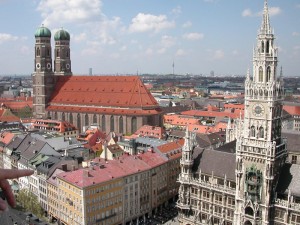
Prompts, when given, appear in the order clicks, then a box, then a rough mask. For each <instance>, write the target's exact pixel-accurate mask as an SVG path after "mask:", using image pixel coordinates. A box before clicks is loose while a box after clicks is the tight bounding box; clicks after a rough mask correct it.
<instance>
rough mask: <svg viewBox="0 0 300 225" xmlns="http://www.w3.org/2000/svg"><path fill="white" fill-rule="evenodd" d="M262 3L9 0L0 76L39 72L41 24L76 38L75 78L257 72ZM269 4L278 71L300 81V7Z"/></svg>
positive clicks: (2, 8) (0, 37)
mask: <svg viewBox="0 0 300 225" xmlns="http://www.w3.org/2000/svg"><path fill="white" fill-rule="evenodd" d="M263 2H264V1H263V0H255V1H249V0H243V1H238V2H237V1H234V0H229V1H224V0H201V1H200V0H199V1H190V0H189V1H185V2H184V3H183V2H181V1H179V0H176V1H164V2H163V3H161V2H159V1H157V0H154V1H149V2H148V1H147V2H140V1H137V0H127V1H124V0H122V1H121V0H114V1H108V0H102V1H100V0H80V1H76V2H72V1H68V0H64V1H56V0H51V1H49V0H42V1H18V0H12V1H8V0H2V1H0V15H1V16H0V18H1V20H0V21H1V22H0V24H1V25H0V26H1V30H0V51H1V55H0V65H1V71H0V75H5V74H31V73H32V72H33V70H34V63H33V60H32V59H33V58H34V33H35V30H36V29H37V28H38V27H39V26H41V24H44V25H45V26H46V27H48V28H49V29H50V30H51V32H52V37H53V36H54V33H55V32H56V31H57V30H59V29H60V28H61V27H62V28H64V29H65V30H67V31H68V32H69V33H70V34H71V49H72V51H71V60H72V72H73V74H74V75H79V74H83V75H88V74H89V68H93V74H107V75H114V74H137V73H138V74H147V73H149V74H168V73H169V74H171V73H173V71H174V73H175V74H187V73H188V74H195V75H199V74H203V75H209V74H210V72H211V71H214V74H215V75H245V74H246V72H247V69H248V68H249V69H250V70H252V66H251V65H252V49H251V48H249V46H251V44H252V45H253V46H254V45H255V43H256V40H255V37H253V33H254V32H257V24H260V23H261V17H262V15H261V14H262V6H263ZM268 5H269V13H270V16H271V26H272V28H274V27H275V28H276V29H275V35H276V37H277V40H276V41H275V44H276V46H278V48H279V66H282V67H283V74H284V76H299V72H298V67H297V62H299V61H300V26H299V25H300V18H299V17H300V16H299V15H300V14H299V12H300V3H299V2H298V1H296V0H291V1H288V2H287V1H278V0H269V1H268ZM158 6H159V7H158ZM12 14H13V16H12ZM52 41H53V38H52ZM249 43H250V44H249ZM52 46H54V44H53V43H52ZM173 63H174V64H173ZM173 65H174V66H173ZM251 73H252V72H251Z"/></svg>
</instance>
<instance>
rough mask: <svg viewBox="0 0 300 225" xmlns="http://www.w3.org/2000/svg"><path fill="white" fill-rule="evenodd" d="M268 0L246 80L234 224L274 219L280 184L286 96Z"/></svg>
mask: <svg viewBox="0 0 300 225" xmlns="http://www.w3.org/2000/svg"><path fill="white" fill-rule="evenodd" d="M274 39H275V37H274V33H273V31H272V29H271V26H270V21H269V13H268V4H267V0H265V3H264V11H263V20H262V25H261V27H260V29H259V31H258V35H257V45H256V47H255V48H254V51H253V77H252V78H250V74H249V73H248V74H247V77H246V81H245V115H244V120H243V121H241V122H242V123H243V126H240V127H241V130H240V134H241V136H240V137H238V138H237V144H236V208H235V218H234V221H235V222H234V224H238V225H257V224H263V225H267V224H270V222H269V220H270V217H271V216H272V213H273V210H274V209H273V208H272V207H273V204H272V203H273V202H272V199H273V198H274V193H275V187H276V183H277V181H278V177H279V172H280V168H281V166H282V165H283V163H284V160H285V157H286V154H287V152H286V142H285V140H283V139H282V137H281V114H282V104H281V101H282V100H283V96H284V89H283V82H282V77H281V76H280V77H279V78H277V76H276V73H277V63H278V59H277V55H278V51H277V48H276V47H275V45H274Z"/></svg>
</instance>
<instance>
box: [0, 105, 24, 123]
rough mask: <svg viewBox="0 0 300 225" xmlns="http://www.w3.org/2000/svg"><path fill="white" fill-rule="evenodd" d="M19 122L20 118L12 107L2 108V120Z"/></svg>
mask: <svg viewBox="0 0 300 225" xmlns="http://www.w3.org/2000/svg"><path fill="white" fill-rule="evenodd" d="M4 121H6V122H18V121H20V118H19V117H17V116H15V115H14V114H13V113H12V112H11V111H10V109H1V108H0V122H4Z"/></svg>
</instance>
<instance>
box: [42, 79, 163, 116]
mask: <svg viewBox="0 0 300 225" xmlns="http://www.w3.org/2000/svg"><path fill="white" fill-rule="evenodd" d="M57 79H58V80H57V83H56V86H55V90H54V93H53V95H52V99H51V101H50V106H49V107H48V108H47V110H51V111H55V110H57V111H75V112H97V113H101V114H130V115H137V114H138V115H147V114H151V115H152V114H157V113H160V111H159V110H158V109H157V108H159V107H158V103H157V102H156V100H155V99H154V97H153V96H152V95H151V93H150V92H149V91H148V90H147V88H146V87H145V85H144V84H143V83H142V81H141V80H140V78H139V77H138V76H61V77H58V78H57Z"/></svg>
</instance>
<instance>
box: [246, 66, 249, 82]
mask: <svg viewBox="0 0 300 225" xmlns="http://www.w3.org/2000/svg"><path fill="white" fill-rule="evenodd" d="M246 79H247V80H250V69H249V68H248V69H247V76H246Z"/></svg>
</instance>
